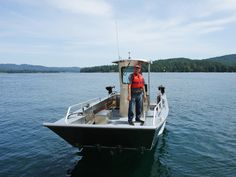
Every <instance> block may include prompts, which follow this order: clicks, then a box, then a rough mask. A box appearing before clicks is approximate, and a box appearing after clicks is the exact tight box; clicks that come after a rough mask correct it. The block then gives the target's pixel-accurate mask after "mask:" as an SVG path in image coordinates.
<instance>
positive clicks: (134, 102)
mask: <svg viewBox="0 0 236 177" xmlns="http://www.w3.org/2000/svg"><path fill="white" fill-rule="evenodd" d="M134 106H136V107H135V109H136V117H135V119H136V120H139V119H140V117H141V113H142V107H143V93H142V92H141V93H133V94H132V95H131V100H130V102H129V112H128V121H132V120H133V117H134Z"/></svg>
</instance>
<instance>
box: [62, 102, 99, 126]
mask: <svg viewBox="0 0 236 177" xmlns="http://www.w3.org/2000/svg"><path fill="white" fill-rule="evenodd" d="M99 101H101V98H93V99H91V100H88V101H86V102H82V103H78V104H74V105H71V106H69V108H68V109H67V113H66V117H65V122H66V124H68V118H69V117H70V116H71V115H73V114H78V113H79V112H71V110H72V108H73V109H75V108H76V110H81V111H82V112H81V113H84V110H85V108H88V107H90V106H91V103H95V102H99Z"/></svg>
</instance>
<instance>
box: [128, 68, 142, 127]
mask: <svg viewBox="0 0 236 177" xmlns="http://www.w3.org/2000/svg"><path fill="white" fill-rule="evenodd" d="M140 71H141V66H140V65H136V66H135V67H134V72H133V73H132V74H130V76H129V85H128V101H129V110H128V123H129V124H130V125H134V123H133V121H132V120H133V117H134V105H135V109H136V114H135V115H136V117H135V120H136V122H140V123H141V124H143V123H144V121H143V120H141V119H140V118H141V114H142V107H143V97H144V101H146V92H145V86H144V83H145V81H144V78H143V76H142V74H141V73H140Z"/></svg>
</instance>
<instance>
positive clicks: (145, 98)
mask: <svg viewBox="0 0 236 177" xmlns="http://www.w3.org/2000/svg"><path fill="white" fill-rule="evenodd" d="M143 98H144V102H145V101H146V100H147V96H146V94H144V96H143Z"/></svg>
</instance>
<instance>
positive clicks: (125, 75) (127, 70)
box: [121, 66, 134, 84]
mask: <svg viewBox="0 0 236 177" xmlns="http://www.w3.org/2000/svg"><path fill="white" fill-rule="evenodd" d="M133 72H134V67H133V66H127V67H122V68H121V76H122V83H123V84H128V83H129V75H130V74H132V73H133Z"/></svg>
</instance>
